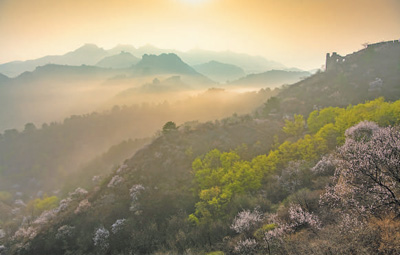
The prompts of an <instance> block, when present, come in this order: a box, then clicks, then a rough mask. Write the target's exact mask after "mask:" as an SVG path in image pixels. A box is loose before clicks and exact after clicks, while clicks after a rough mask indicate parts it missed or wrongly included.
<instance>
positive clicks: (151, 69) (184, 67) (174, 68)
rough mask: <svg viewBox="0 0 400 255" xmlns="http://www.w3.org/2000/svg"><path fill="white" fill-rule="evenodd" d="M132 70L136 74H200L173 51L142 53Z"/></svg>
mask: <svg viewBox="0 0 400 255" xmlns="http://www.w3.org/2000/svg"><path fill="white" fill-rule="evenodd" d="M134 72H135V73H136V74H138V75H157V74H186V75H200V74H199V73H197V72H196V71H195V70H194V69H193V68H192V67H190V66H189V65H188V64H186V63H185V62H183V61H182V60H181V59H180V58H179V57H178V56H177V55H176V54H174V53H169V54H166V53H163V54H161V55H158V56H157V55H148V54H144V55H143V57H142V60H141V61H140V62H139V63H137V65H136V66H135V67H134Z"/></svg>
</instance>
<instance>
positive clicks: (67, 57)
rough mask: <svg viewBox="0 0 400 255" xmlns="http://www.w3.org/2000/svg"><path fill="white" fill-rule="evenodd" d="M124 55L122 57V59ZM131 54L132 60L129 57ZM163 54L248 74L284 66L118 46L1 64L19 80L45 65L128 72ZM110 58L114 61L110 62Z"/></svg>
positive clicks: (217, 54)
mask: <svg viewBox="0 0 400 255" xmlns="http://www.w3.org/2000/svg"><path fill="white" fill-rule="evenodd" d="M121 53H123V54H122V55H121ZM127 53H130V54H131V55H132V56H129V55H128V54H127ZM162 53H175V54H177V55H178V56H180V57H181V58H182V60H183V61H184V62H186V63H188V64H189V65H199V64H203V63H207V62H209V61H218V62H222V63H228V64H232V65H236V66H239V67H240V68H242V69H243V70H244V71H245V72H247V73H254V72H265V71H267V70H272V69H284V68H285V66H284V65H282V64H280V63H277V62H274V61H270V60H267V59H265V58H263V57H260V56H250V55H247V54H238V53H234V52H230V51H226V52H214V51H206V50H200V49H195V50H191V51H187V52H181V51H177V50H172V49H159V48H157V47H154V46H152V45H145V46H143V47H140V48H135V47H133V46H131V45H118V46H116V47H114V48H112V49H110V50H104V49H102V48H99V47H98V46H96V45H94V44H85V45H83V46H82V47H80V48H78V49H76V50H74V51H71V52H68V53H66V54H64V55H51V56H45V57H42V58H38V59H33V60H27V61H13V62H8V63H4V64H0V73H2V74H4V75H7V76H8V77H16V76H18V75H19V74H21V73H23V72H26V71H33V70H35V68H36V67H38V66H43V65H46V64H58V65H78V66H79V65H98V66H101V67H107V68H121V67H122V68H125V67H130V66H131V65H130V64H131V63H133V64H135V62H137V59H135V58H134V57H140V56H143V55H144V54H153V55H160V54H162ZM110 57H111V58H110Z"/></svg>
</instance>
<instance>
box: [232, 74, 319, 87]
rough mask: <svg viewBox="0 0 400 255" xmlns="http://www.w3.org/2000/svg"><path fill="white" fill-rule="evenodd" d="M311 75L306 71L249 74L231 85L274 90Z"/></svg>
mask: <svg viewBox="0 0 400 255" xmlns="http://www.w3.org/2000/svg"><path fill="white" fill-rule="evenodd" d="M310 75H311V74H310V73H309V72H304V71H284V70H271V71H267V72H264V73H258V74H249V75H247V76H246V77H242V78H240V79H238V80H235V81H232V82H230V83H229V85H233V86H248V87H257V88H273V87H278V86H281V85H284V84H286V85H287V84H292V83H295V82H297V81H299V80H300V79H303V78H305V77H308V76H310Z"/></svg>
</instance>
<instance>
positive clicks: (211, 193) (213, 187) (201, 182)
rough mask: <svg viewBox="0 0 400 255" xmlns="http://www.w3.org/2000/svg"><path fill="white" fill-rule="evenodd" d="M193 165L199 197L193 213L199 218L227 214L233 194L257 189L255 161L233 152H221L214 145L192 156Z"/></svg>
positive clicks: (259, 177)
mask: <svg viewBox="0 0 400 255" xmlns="http://www.w3.org/2000/svg"><path fill="white" fill-rule="evenodd" d="M192 168H193V170H194V178H195V183H196V193H197V195H198V197H199V200H200V201H199V202H198V203H196V212H195V215H196V217H197V218H199V220H200V222H204V221H208V220H211V219H212V218H213V217H217V218H218V217H223V216H224V215H226V211H225V209H226V207H227V205H228V204H229V203H230V201H231V200H232V198H233V197H234V196H235V195H239V194H245V193H247V192H251V191H254V190H257V189H259V188H260V186H261V180H262V177H263V173H262V168H260V167H259V166H258V165H256V167H254V164H252V163H251V162H249V161H243V160H241V159H240V157H239V155H238V154H237V153H236V152H224V153H222V152H220V151H219V150H217V149H214V150H212V151H210V152H209V153H207V154H206V155H205V156H204V158H203V159H201V158H197V159H196V160H194V161H193V164H192ZM193 217H194V216H193ZM192 221H193V220H192ZM194 221H195V220H194Z"/></svg>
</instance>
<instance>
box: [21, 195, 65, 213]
mask: <svg viewBox="0 0 400 255" xmlns="http://www.w3.org/2000/svg"><path fill="white" fill-rule="evenodd" d="M58 202H59V198H58V197H56V196H51V197H48V196H46V195H45V196H44V197H43V198H42V199H40V198H37V199H34V200H31V201H30V202H29V203H28V205H27V208H26V209H27V211H28V212H31V214H32V215H34V216H38V215H40V214H41V213H42V212H44V211H47V210H51V209H53V208H56V207H57V206H58Z"/></svg>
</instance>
